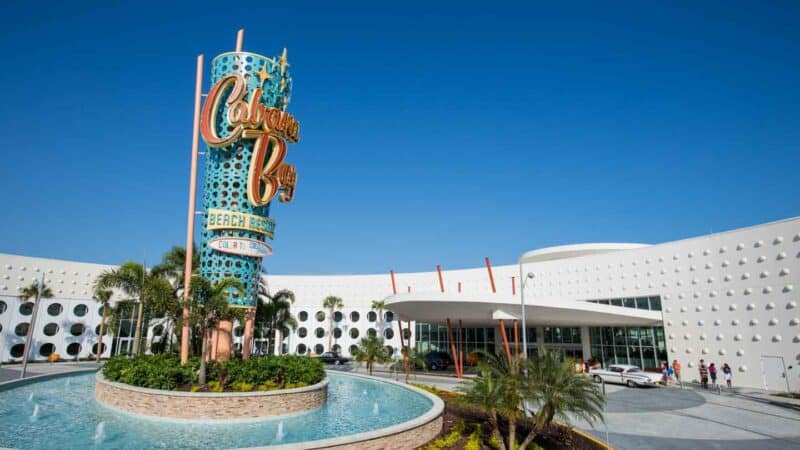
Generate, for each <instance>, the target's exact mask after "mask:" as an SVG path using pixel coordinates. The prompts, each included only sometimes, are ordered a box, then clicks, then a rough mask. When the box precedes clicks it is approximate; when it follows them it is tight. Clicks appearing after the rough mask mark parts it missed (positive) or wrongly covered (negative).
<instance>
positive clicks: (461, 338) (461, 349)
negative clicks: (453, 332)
mask: <svg viewBox="0 0 800 450" xmlns="http://www.w3.org/2000/svg"><path fill="white" fill-rule="evenodd" d="M465 347H466V346H465V345H464V329H463V328H462V327H461V319H458V371H459V372H461V373H462V374H463V373H464V350H465Z"/></svg>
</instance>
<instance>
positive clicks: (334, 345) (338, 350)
mask: <svg viewBox="0 0 800 450" xmlns="http://www.w3.org/2000/svg"><path fill="white" fill-rule="evenodd" d="M333 351H335V352H337V353H338V352H341V351H342V346H341V345H339V344H333Z"/></svg>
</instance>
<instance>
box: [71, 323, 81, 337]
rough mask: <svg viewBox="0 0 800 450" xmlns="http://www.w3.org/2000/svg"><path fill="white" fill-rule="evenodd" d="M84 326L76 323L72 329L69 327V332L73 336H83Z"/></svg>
mask: <svg viewBox="0 0 800 450" xmlns="http://www.w3.org/2000/svg"><path fill="white" fill-rule="evenodd" d="M83 330H84V326H83V324H82V323H74V324H72V326H71V327H69V332H70V333H71V334H72V335H73V336H80V335H82V334H83Z"/></svg>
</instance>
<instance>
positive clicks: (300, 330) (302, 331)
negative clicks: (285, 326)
mask: <svg viewBox="0 0 800 450" xmlns="http://www.w3.org/2000/svg"><path fill="white" fill-rule="evenodd" d="M307 334H308V330H306V329H305V328H304V327H300V328H298V329H297V335H298V336H300V337H301V338H304V337H306V335H307Z"/></svg>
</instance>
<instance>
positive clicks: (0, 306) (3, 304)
mask: <svg viewBox="0 0 800 450" xmlns="http://www.w3.org/2000/svg"><path fill="white" fill-rule="evenodd" d="M6 308H8V305H6V302H4V301H2V300H0V314H3V313H4V312H6Z"/></svg>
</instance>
